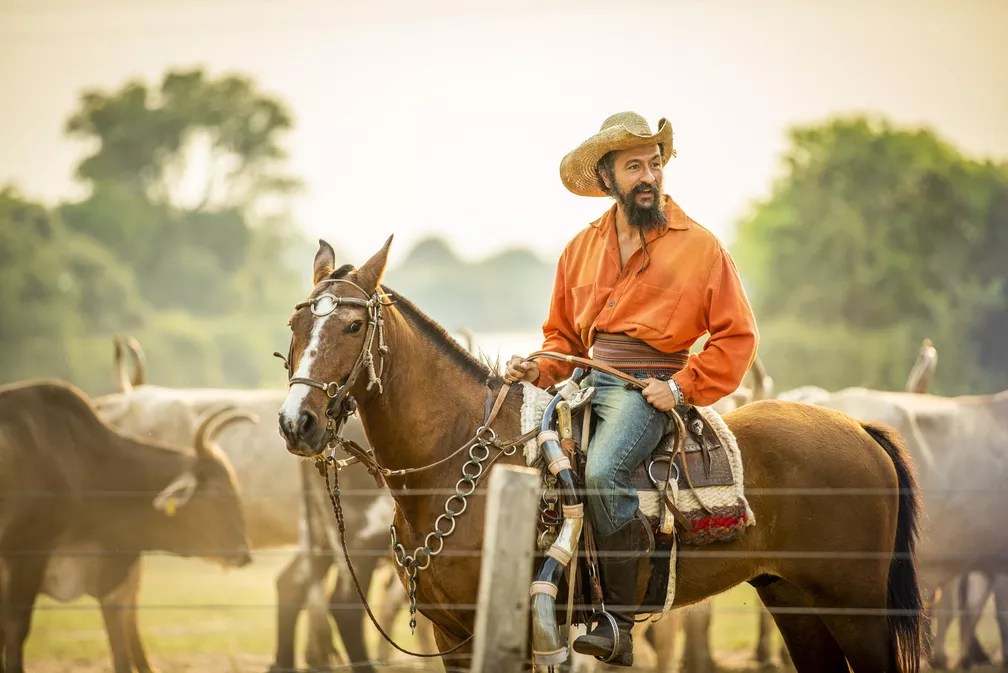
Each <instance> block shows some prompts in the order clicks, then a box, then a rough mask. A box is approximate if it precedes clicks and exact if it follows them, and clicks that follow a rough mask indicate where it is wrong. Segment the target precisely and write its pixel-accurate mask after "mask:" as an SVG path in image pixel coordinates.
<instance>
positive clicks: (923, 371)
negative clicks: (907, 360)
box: [904, 339, 938, 394]
mask: <svg viewBox="0 0 1008 673" xmlns="http://www.w3.org/2000/svg"><path fill="white" fill-rule="evenodd" d="M937 368H938V349H936V348H935V346H934V343H933V342H932V341H931V339H924V341H922V342H921V347H920V352H919V353H918V354H917V361H916V362H914V364H913V367H911V368H910V375H909V376H907V381H906V386H905V387H904V390H906V392H908V393H920V394H924V393H926V392H927V391H928V389H929V388H930V387H931V379H932V378H933V377H934V373H935V369H937Z"/></svg>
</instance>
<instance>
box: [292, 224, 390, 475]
mask: <svg viewBox="0 0 1008 673" xmlns="http://www.w3.org/2000/svg"><path fill="white" fill-rule="evenodd" d="M391 243H392V238H391V237H389V239H388V241H386V243H385V247H383V248H382V249H381V250H380V251H378V253H376V254H375V255H374V256H373V257H372V258H371V259H370V260H368V262H367V263H366V264H364V266H362V267H361V268H359V269H355V268H353V267H352V266H349V265H348V266H344V267H341V268H339V269H336V268H335V266H336V261H335V253H334V252H333V249H332V246H330V245H329V244H328V243H326V242H325V241H321V240H320V241H319V249H318V252H317V253H315V261H314V263H313V266H312V282H314V283H315V288H314V289H313V290H312V292H311V294H310V295H309V296H308V299H306V300H304V301H302V302H300V303H299V304H297V306H295V308H294V315H292V316H291V319H290V328H291V343H290V351H289V353H288V356H287V363H288V367H289V371H290V375H291V378H290V392H289V393H288V395H287V400H286V401H285V402H284V405H283V407H282V408H281V409H280V434H281V435H282V436H283V437H284V439H285V440H286V441H287V450H288V451H290V452H291V453H294V454H296V455H299V456H316V455H318V454H320V453H321V452H322V451H324V450H325V448H326V446H327V444H328V443H329V441H331V439H332V438H333V437H334V436H335V435H336V434H337V433H338V432H339V430H340V427H341V426H342V424H343V422H344V421H345V420H346V418H347V416H349V415H350V413H352V411H353V407H354V405H355V399H354V396H353V395H354V394H355V393H356V394H360V392H362V391H364V390H366V389H371V388H372V387H374V386H378V387H379V390H380V386H381V381H380V376H381V367H382V364H383V363H384V356H385V352H384V348H385V346H384V334H383V332H382V321H381V317H382V308H383V306H385V305H386V304H387V303H388V302H389V299H388V297H387V295H385V294H384V293H383V292H382V290H381V279H382V275H383V274H384V273H385V263H386V260H387V258H388V250H389V246H390V245H391Z"/></svg>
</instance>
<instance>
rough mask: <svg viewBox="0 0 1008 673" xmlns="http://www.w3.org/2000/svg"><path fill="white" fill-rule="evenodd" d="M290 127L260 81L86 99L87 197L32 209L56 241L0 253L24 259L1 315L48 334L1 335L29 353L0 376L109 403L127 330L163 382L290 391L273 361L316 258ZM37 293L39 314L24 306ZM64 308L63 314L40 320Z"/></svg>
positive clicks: (79, 119)
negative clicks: (95, 395)
mask: <svg viewBox="0 0 1008 673" xmlns="http://www.w3.org/2000/svg"><path fill="white" fill-rule="evenodd" d="M292 123H293V118H292V116H291V114H290V113H289V111H288V110H287V108H286V106H285V105H284V104H283V103H282V102H281V101H280V100H278V99H276V98H275V97H272V96H270V95H267V94H265V93H262V92H261V91H259V90H258V88H257V87H256V85H255V83H254V82H253V81H252V80H251V79H249V78H247V77H244V76H240V75H226V76H222V77H219V78H212V77H209V76H207V75H206V74H205V73H204V72H203V71H202V70H199V69H196V70H186V71H173V72H169V73H167V74H166V75H165V76H164V77H163V78H162V80H161V81H160V83H158V84H157V85H154V86H149V85H147V84H145V83H142V82H130V83H128V84H126V85H125V86H123V87H122V88H120V89H118V90H115V91H111V92H100V91H91V92H87V93H85V94H84V95H83V96H82V98H81V100H80V103H79V106H78V108H77V109H76V110H75V111H74V112H73V114H72V115H71V116H70V118H69V120H68V121H67V124H66V131H67V133H68V134H69V135H70V136H72V137H75V138H79V139H81V140H83V141H86V142H87V148H88V149H87V155H86V156H85V158H84V159H83V160H82V161H81V162H80V164H79V165H78V167H77V176H78V177H79V178H80V179H81V180H82V181H83V182H85V183H86V184H87V186H88V187H89V188H90V189H89V194H88V196H87V197H86V198H84V199H83V200H81V201H79V202H76V203H65V204H62V205H61V206H60V208H59V209H58V211H57V212H56V213H48V212H46V211H45V210H44V209H42V208H41V207H40V206H37V205H34V204H29V205H31V206H32V208H34V209H35V210H32V211H31V212H33V213H35V215H34V216H33V217H35V219H36V220H38V221H40V222H45V223H47V226H49V227H50V228H51V229H52V230H53V231H55V232H57V233H56V234H53V237H54V238H53V240H52V241H38V240H35V239H31V238H27V237H26V235H25V233H24V231H19V233H16V234H11V236H12V238H10V239H9V240H8V239H6V238H5V239H4V242H3V244H4V246H6V247H7V249H5V253H7V254H9V256H12V257H15V258H17V259H18V260H19V262H18V263H17V264H16V265H15V266H14V267H12V268H11V269H7V268H5V269H4V270H3V273H4V274H5V277H4V280H6V279H7V277H9V278H11V279H13V280H16V281H17V283H20V285H18V284H15V285H9V286H8V285H6V284H5V288H4V289H3V290H0V292H3V293H4V294H3V296H4V298H5V299H6V298H8V297H9V298H10V299H11V301H12V303H10V304H5V309H7V308H8V307H10V310H11V311H12V312H15V313H24V314H26V315H27V316H29V318H30V319H31V320H37V321H41V322H40V323H39V324H38V325H33V326H31V328H30V329H27V328H26V329H21V330H20V331H19V332H18V333H17V334H11V335H8V334H6V333H5V334H4V335H3V337H4V338H10V339H13V340H15V341H19V343H20V344H21V347H23V348H24V349H27V350H25V351H24V352H25V353H27V352H28V351H29V350H30V351H31V355H30V356H26V357H25V358H24V359H23V362H21V363H20V364H19V365H18V366H17V367H13V368H11V369H10V370H9V371H8V370H5V369H4V368H0V370H2V371H0V376H2V377H3V378H4V379H9V378H13V377H16V376H31V375H40V374H43V373H46V374H55V375H59V376H64V377H66V378H69V379H70V380H72V381H74V382H75V383H78V384H79V385H82V386H84V387H85V388H86V389H89V390H98V389H105V388H106V387H107V382H108V381H109V377H108V372H109V371H110V370H111V359H110V357H109V356H110V354H111V342H110V340H109V337H110V336H111V335H112V333H114V332H125V331H127V330H128V331H131V332H133V333H135V334H137V335H138V336H140V337H141V339H142V343H144V344H145V346H146V349H147V351H148V355H149V357H150V359H151V368H152V373H153V374H155V375H160V376H161V379H160V382H162V383H171V384H175V385H257V384H263V383H266V382H268V383H270V384H276V383H282V380H283V379H282V370H280V369H279V368H277V367H276V362H275V360H273V359H272V358H271V357H270V353H272V351H273V350H276V349H282V347H283V345H284V343H285V342H286V339H287V334H286V330H285V328H284V325H285V323H286V321H287V318H288V316H289V313H290V307H291V304H292V296H294V295H291V291H292V290H291V288H292V287H293V288H297V287H302V286H303V285H304V278H303V276H304V274H303V273H302V272H303V265H304V262H303V260H304V259H305V258H307V259H310V258H311V257H310V256H311V252H312V250H313V249H310V246H308V245H307V242H306V241H305V239H304V237H303V236H302V235H301V234H300V232H299V230H298V229H297V228H296V227H295V226H294V225H293V223H292V221H291V218H290V216H289V213H288V207H289V196H290V194H291V193H292V192H293V190H294V189H296V188H297V187H298V184H299V183H298V181H297V180H296V179H294V178H293V177H291V176H290V175H288V174H287V173H286V172H285V168H284V160H285V158H286V152H285V150H284V146H283V141H284V139H285V136H286V134H287V132H288V131H289V130H290V129H291V126H292ZM64 223H65V226H64ZM39 226H41V225H39ZM24 228H25V227H21V229H22V230H23V229H24ZM36 228H37V227H36ZM6 232H7V230H6V229H5V233H6ZM67 246H69V247H70V248H71V249H72V251H71V252H68V251H67V249H66V248H67ZM15 248H16V249H15ZM36 248H37V250H36ZM306 250H307V251H306ZM33 268H35V269H38V271H37V272H32V271H31V269H33ZM32 273H36V274H37V275H39V278H34V277H33V276H32ZM46 274H55V275H53V276H52V277H50V276H49V275H46ZM29 285H30V286H31V287H36V286H37V288H38V289H37V290H36V292H44V293H48V294H46V299H45V302H40V301H39V300H37V299H36V300H34V304H31V303H30V302H32V301H33V299H32V295H31V293H30V292H28V291H27V290H26V289H24V287H22V286H25V287H27V286H29ZM19 288H20V289H19ZM57 301H61V302H64V304H67V305H66V306H61V310H60V311H59V312H55V311H53V312H50V313H47V312H46V310H44V309H47V308H50V307H51V304H53V303H54V302H57ZM26 302H28V303H26ZM36 309H38V310H36ZM54 315H59V316H60V320H59V321H58V322H59V324H58V325H57V324H54V323H53V320H54V319H53V318H52V316H54ZM0 317H2V318H3V319H6V318H7V316H6V315H3V316H0ZM46 321H48V322H46ZM51 323H52V324H51ZM26 324H27V323H26ZM11 329H14V328H13V327H12V328H11ZM40 335H46V336H45V337H44V338H43V337H41V336H40ZM43 342H44V343H43ZM50 342H51V343H50ZM40 344H42V345H40ZM95 348H99V349H100V356H98V355H96V352H94V351H93V349H95ZM49 351H52V355H49V356H47V355H45V353H47V352H49ZM16 352H19V351H17V350H16V349H15V350H13V351H8V354H11V353H16ZM61 363H62V364H61ZM180 364H183V365H184V366H179V365H180ZM277 372H279V374H280V376H277ZM152 380H156V379H152Z"/></svg>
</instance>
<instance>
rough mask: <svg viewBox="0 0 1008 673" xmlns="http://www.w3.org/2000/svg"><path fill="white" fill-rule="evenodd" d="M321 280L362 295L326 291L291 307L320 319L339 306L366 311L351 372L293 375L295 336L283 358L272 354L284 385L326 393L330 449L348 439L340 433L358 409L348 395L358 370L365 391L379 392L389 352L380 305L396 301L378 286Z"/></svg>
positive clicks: (339, 279)
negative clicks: (338, 376)
mask: <svg viewBox="0 0 1008 673" xmlns="http://www.w3.org/2000/svg"><path fill="white" fill-rule="evenodd" d="M321 282H322V283H344V284H346V285H349V286H351V287H353V288H355V289H356V290H358V291H359V292H360V293H361V294H362V295H364V297H365V298H360V297H337V296H335V295H333V294H331V293H329V292H323V293H322V294H319V295H316V296H314V297H310V298H309V299H306V300H305V301H303V302H300V303H299V304H296V305H295V306H294V310H295V311H299V310H301V309H303V308H308V309H309V310H311V312H312V315H313V316H315V317H316V318H323V317H325V316H327V315H329V314H330V313H332V312H333V311H335V310H336V309H337V308H339V307H340V306H359V307H361V308H364V309H366V310H367V333H366V334H365V337H364V344H363V346H362V347H361V352H360V355H358V356H357V361H356V362H355V363H354V366H353V368H351V370H350V373H349V374H347V377H346V380H345V381H343V383H339V382H337V381H329V382H323V381H318V380H315V379H311V378H308V377H305V376H294V370H293V366H292V363H291V360H292V359H293V357H294V338H293V336H292V337H291V343H290V347H289V348H288V350H287V357H286V358H285V357H284V356H283V355H281V354H280V353H274V354H273V355H275V356H276V357H278V358H280V359H281V360H283V362H284V367H285V368H286V369H287V376H288V379H287V386H288V387H290V386H293V385H295V384H298V383H300V384H303V385H306V386H311V387H312V388H318V389H319V390H321V391H322V392H324V393H325V394H326V396H327V397H328V398H329V403H328V404H327V405H326V410H325V416H326V430H325V432H326V435H325V444H326V447H327V448H331V447H333V446H337V445H344V444H345V443H346V441H347V440H345V439H344V438H343V437H342V436H341V432H342V430H343V426H344V424H345V423H346V420H347V419H348V418H349V417H350V416H352V415H353V413H354V411H356V409H357V400H356V399H355V398H354V397H353V395H351V390H352V389H353V387H354V384H356V383H357V379H358V378H359V377H360V374H361V372H363V371H365V370H367V373H368V384H367V388H366V390H368V391H370V390H371V389H372V388H374V387H376V386H377V389H378V394H381V392H382V381H381V377H382V372H383V371H384V369H385V357H386V356H387V355H388V353H389V348H388V345H387V344H386V343H385V322H384V319H383V317H382V308H383V307H385V306H391V305H392V304H393V303H395V302H394V301H393V300H392V299H390V298H389V297H388V295H386V294H385V293H384V292H382V291H381V289H380V288H376V289H375V291H374V292H373V293H372V294H370V295H369V294H368V292H367V291H366V290H365V289H364V288H362V287H361V286H360V285H357V284H356V283H354V282H353V281H349V280H346V279H345V278H327V279H325V280H323V281H321ZM376 340H377V342H378V348H377V353H378V355H377V360H378V363H377V368H376V367H375V359H376V358H375V352H374V351H375V348H374V345H375V341H376Z"/></svg>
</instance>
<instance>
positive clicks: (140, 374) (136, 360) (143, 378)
mask: <svg viewBox="0 0 1008 673" xmlns="http://www.w3.org/2000/svg"><path fill="white" fill-rule="evenodd" d="M126 347H127V348H129V350H130V353H131V354H132V355H133V367H134V369H133V377H132V382H133V385H134V386H142V385H143V384H145V383H147V355H146V354H145V353H144V350H143V348H141V347H140V342H139V341H137V340H136V339H134V338H133V337H127V338H126Z"/></svg>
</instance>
